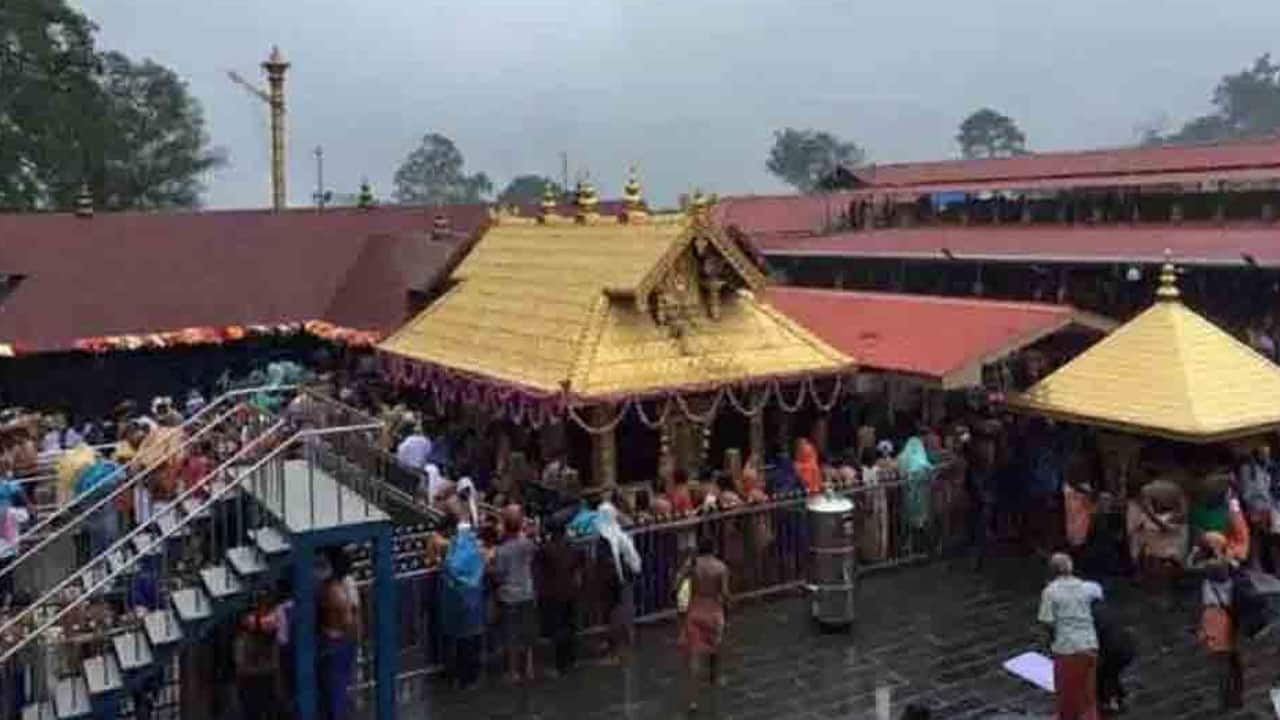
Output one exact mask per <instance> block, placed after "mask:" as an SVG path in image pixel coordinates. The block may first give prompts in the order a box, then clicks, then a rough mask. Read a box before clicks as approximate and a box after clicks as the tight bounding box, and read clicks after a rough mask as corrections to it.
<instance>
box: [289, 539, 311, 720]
mask: <svg viewBox="0 0 1280 720" xmlns="http://www.w3.org/2000/svg"><path fill="white" fill-rule="evenodd" d="M292 543H293V545H294V548H293V599H294V603H293V628H292V630H293V632H294V636H293V678H294V682H293V687H294V694H295V695H296V696H297V697H296V698H295V700H296V701H297V703H298V717H299V719H300V720H315V718H316V717H317V710H316V576H315V570H314V568H315V548H314V547H313V546H312V544H311V541H310V539H309V537H308V533H295V534H294V535H293V538H292Z"/></svg>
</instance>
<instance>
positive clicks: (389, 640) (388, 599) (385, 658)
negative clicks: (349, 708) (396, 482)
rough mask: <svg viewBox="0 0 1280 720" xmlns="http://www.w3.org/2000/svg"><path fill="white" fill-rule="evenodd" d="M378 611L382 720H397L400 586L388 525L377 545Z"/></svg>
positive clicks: (377, 661) (377, 658)
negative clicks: (397, 579)
mask: <svg viewBox="0 0 1280 720" xmlns="http://www.w3.org/2000/svg"><path fill="white" fill-rule="evenodd" d="M374 542H375V545H374V553H375V555H374V575H373V583H374V600H375V604H374V609H375V611H376V612H377V620H376V622H377V626H378V627H377V646H376V653H377V654H376V656H375V658H374V671H375V672H376V673H377V676H376V677H377V683H378V684H377V701H378V715H377V717H378V720H395V715H396V672H397V668H396V656H397V654H398V653H397V652H396V650H397V647H398V645H397V643H396V582H395V568H394V567H393V565H392V562H391V556H392V550H393V549H392V543H391V525H390V524H388V523H384V524H383V526H382V528H381V529H379V531H378V537H377V539H376V540H375V541H374Z"/></svg>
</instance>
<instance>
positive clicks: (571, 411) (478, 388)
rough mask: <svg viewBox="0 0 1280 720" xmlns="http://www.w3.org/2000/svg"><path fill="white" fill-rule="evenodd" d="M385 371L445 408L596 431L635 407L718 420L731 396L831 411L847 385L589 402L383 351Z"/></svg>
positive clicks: (736, 402)
mask: <svg viewBox="0 0 1280 720" xmlns="http://www.w3.org/2000/svg"><path fill="white" fill-rule="evenodd" d="M382 372H383V376H384V377H386V378H387V379H388V380H389V381H391V382H392V383H394V384H397V385H401V386H405V387H415V388H420V389H421V390H422V391H424V392H426V393H428V394H429V395H430V396H431V398H432V401H433V402H434V404H435V407H436V410H437V412H440V413H444V412H445V410H446V408H447V406H448V405H449V404H451V403H453V402H463V403H466V404H468V405H476V406H481V407H484V408H487V409H488V410H489V411H490V412H491V413H493V415H494V416H495V417H497V418H502V419H507V420H510V421H511V422H513V423H515V424H517V425H527V426H529V427H531V428H533V429H535V430H536V429H539V428H542V427H544V426H546V425H547V424H549V423H551V422H554V421H556V420H557V419H563V418H568V419H570V420H572V421H573V422H574V423H575V424H577V425H578V427H580V428H582V429H583V430H584V431H586V432H588V433H591V434H600V433H608V432H613V431H614V430H615V429H616V428H617V427H618V425H620V424H621V423H622V421H623V420H624V419H625V418H626V415H627V413H628V412H629V411H630V410H631V409H632V408H634V409H635V414H636V417H637V418H638V419H639V420H640V422H641V423H642V424H643V425H644V426H645V427H647V428H649V429H650V430H658V429H660V428H661V427H663V426H664V425H665V424H666V423H667V421H668V420H669V419H670V417H671V413H672V410H673V408H678V410H679V412H680V413H681V414H683V415H684V416H685V417H686V418H688V419H689V420H690V421H692V422H694V423H696V424H699V425H704V426H706V425H709V424H710V423H711V422H712V421H714V420H715V418H716V416H717V415H718V414H719V412H720V410H721V404H722V402H723V401H725V400H726V399H727V400H728V404H729V405H730V406H731V407H733V409H734V410H736V411H737V412H738V413H740V414H742V415H744V416H746V417H754V416H756V415H759V414H760V413H762V412H764V408H765V407H766V406H767V405H768V403H769V400H770V398H771V397H774V398H777V402H778V407H779V408H781V409H782V410H783V411H784V412H787V413H794V412H796V411H798V410H800V409H801V408H802V407H804V406H805V404H806V402H811V403H812V405H813V407H814V408H816V409H817V410H819V411H820V412H830V411H831V410H832V409H834V408H835V406H836V404H838V403H839V401H840V397H841V396H842V394H843V392H844V388H845V385H844V379H843V377H841V376H836V377H835V378H834V380H833V381H832V382H833V385H832V389H831V393H830V395H828V396H827V397H826V398H823V397H822V396H821V392H820V391H819V389H818V383H817V381H816V380H815V379H814V378H802V379H798V380H795V381H793V382H794V384H795V385H796V386H797V390H796V395H795V396H794V399H793V400H792V401H791V402H788V401H787V398H786V396H785V394H784V391H783V389H782V386H783V385H784V384H792V383H791V382H785V381H784V380H782V379H779V378H770V379H768V380H764V381H761V382H760V383H758V384H754V385H753V384H743V383H740V384H738V385H737V386H734V385H726V386H721V387H718V388H716V389H715V390H714V391H702V392H698V391H694V390H690V391H688V392H680V391H669V392H664V393H661V394H657V395H654V396H652V397H647V398H646V397H640V396H623V397H619V398H617V399H615V400H612V401H600V402H591V403H584V402H582V401H577V402H571V400H570V396H569V395H568V394H567V393H565V392H550V393H549V392H539V391H537V390H532V389H530V388H526V387H521V386H519V385H515V384H509V383H504V382H502V381H498V380H493V379H490V378H485V377H480V376H477V375H475V374H473V373H467V372H462V371H456V370H451V369H448V368H444V367H440V366H437V365H431V364H426V363H420V362H417V361H414V360H410V359H409V358H405V357H401V356H398V355H394V354H391V353H383V354H382ZM744 390H745V391H747V392H748V393H749V394H751V395H753V396H754V397H753V398H751V399H744V398H742V397H741V395H740V393H741V392H742V391H744ZM708 394H710V395H711V404H710V407H709V409H708V410H707V411H705V412H702V413H699V412H697V411H696V410H695V409H694V408H692V407H691V406H690V405H691V403H690V397H691V396H693V395H698V396H700V397H705V396H707V395H708ZM752 400H754V402H751V401H752ZM648 402H654V403H657V402H661V403H662V411H661V413H659V414H658V415H657V416H656V417H655V416H654V415H653V414H652V412H651V411H650V410H646V408H645V404H646V403H648ZM588 405H594V406H596V407H599V406H603V405H610V406H612V407H614V408H617V412H616V414H615V415H614V416H613V417H612V418H611V419H610V420H608V421H607V422H604V423H601V424H594V422H593V420H592V419H590V418H587V417H584V416H583V414H582V412H581V410H582V408H584V407H587V406H588ZM655 407H656V404H655Z"/></svg>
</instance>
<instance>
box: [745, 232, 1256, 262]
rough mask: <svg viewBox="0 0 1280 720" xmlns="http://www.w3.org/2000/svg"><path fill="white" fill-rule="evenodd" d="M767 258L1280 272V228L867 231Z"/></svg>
mask: <svg viewBox="0 0 1280 720" xmlns="http://www.w3.org/2000/svg"><path fill="white" fill-rule="evenodd" d="M755 245H756V247H757V249H758V250H759V251H760V252H761V253H763V254H764V255H765V256H766V257H806V256H818V257H851V258H904V259H914V260H945V259H947V255H946V253H945V252H944V250H945V251H947V252H950V253H951V255H952V257H954V258H957V259H964V260H990V261H994V262H1064V263H1066V262H1070V263H1158V262H1163V260H1164V258H1165V251H1166V250H1168V251H1170V252H1171V253H1172V255H1173V257H1175V258H1176V259H1177V260H1178V262H1180V263H1183V264H1188V265H1245V264H1247V262H1248V261H1247V260H1246V259H1245V256H1246V255H1248V256H1249V257H1251V258H1253V260H1254V261H1255V262H1257V263H1258V265H1260V266H1265V267H1280V225H1268V224H1262V223H1258V224H1239V225H1216V224H1213V225H1211V224H1199V225H1003V226H983V227H974V226H969V227H957V226H947V227H938V226H933V227H917V228H893V229H883V230H860V231H856V232H844V233H837V234H833V235H825V236H820V237H808V238H783V237H777V236H774V237H762V238H757V239H756V240H755Z"/></svg>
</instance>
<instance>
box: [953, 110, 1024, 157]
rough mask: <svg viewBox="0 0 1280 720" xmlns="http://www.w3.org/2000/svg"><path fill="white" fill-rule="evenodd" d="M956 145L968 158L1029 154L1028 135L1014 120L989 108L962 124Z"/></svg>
mask: <svg viewBox="0 0 1280 720" xmlns="http://www.w3.org/2000/svg"><path fill="white" fill-rule="evenodd" d="M956 142H958V143H960V154H961V155H963V156H964V157H965V158H994V157H1010V156H1012V155H1021V154H1023V153H1025V152H1026V151H1027V136H1026V135H1024V134H1023V133H1022V131H1021V130H1019V129H1018V124H1017V123H1015V122H1014V121H1013V118H1010V117H1009V116H1008V115H1004V114H1002V113H999V112H996V111H995V110H992V109H991V108H985V107H984V108H981V109H979V110H976V111H974V112H973V113H972V114H970V115H969V117H967V118H965V119H964V122H962V123H960V132H958V133H956Z"/></svg>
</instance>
